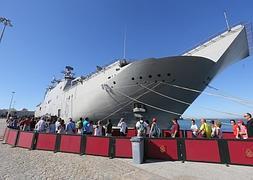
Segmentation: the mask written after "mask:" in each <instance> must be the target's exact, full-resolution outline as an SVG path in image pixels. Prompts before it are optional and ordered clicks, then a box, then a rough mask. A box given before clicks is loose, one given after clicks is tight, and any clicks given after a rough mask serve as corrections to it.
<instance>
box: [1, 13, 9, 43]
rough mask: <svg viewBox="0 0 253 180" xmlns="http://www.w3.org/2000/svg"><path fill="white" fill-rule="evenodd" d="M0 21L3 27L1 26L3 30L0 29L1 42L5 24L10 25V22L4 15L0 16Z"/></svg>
mask: <svg viewBox="0 0 253 180" xmlns="http://www.w3.org/2000/svg"><path fill="white" fill-rule="evenodd" d="M0 23H3V24H4V27H3V30H2V32H1V36H0V43H1V41H2V38H3V35H4V31H5V28H6V26H10V27H12V24H11V20H9V19H7V18H5V17H0Z"/></svg>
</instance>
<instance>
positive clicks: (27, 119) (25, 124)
mask: <svg viewBox="0 0 253 180" xmlns="http://www.w3.org/2000/svg"><path fill="white" fill-rule="evenodd" d="M30 124H31V120H30V119H29V118H26V119H25V121H24V126H23V131H30V130H31V128H30Z"/></svg>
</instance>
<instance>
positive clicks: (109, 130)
mask: <svg viewBox="0 0 253 180" xmlns="http://www.w3.org/2000/svg"><path fill="white" fill-rule="evenodd" d="M105 136H112V122H111V119H108V121H107V124H106V125H105Z"/></svg>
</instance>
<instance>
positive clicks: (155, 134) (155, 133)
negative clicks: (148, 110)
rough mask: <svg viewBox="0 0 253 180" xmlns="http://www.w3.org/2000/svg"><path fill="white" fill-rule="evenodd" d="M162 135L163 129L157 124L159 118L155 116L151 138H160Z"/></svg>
mask: <svg viewBox="0 0 253 180" xmlns="http://www.w3.org/2000/svg"><path fill="white" fill-rule="evenodd" d="M160 135H161V130H160V128H159V127H158V125H157V119H156V118H153V119H152V124H151V128H150V133H149V137H150V138H158V137H160Z"/></svg>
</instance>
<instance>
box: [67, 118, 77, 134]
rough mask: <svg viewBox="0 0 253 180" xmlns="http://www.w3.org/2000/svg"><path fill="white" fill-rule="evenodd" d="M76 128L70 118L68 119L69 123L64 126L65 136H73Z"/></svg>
mask: <svg viewBox="0 0 253 180" xmlns="http://www.w3.org/2000/svg"><path fill="white" fill-rule="evenodd" d="M75 131H76V127H75V123H74V121H73V119H72V118H69V122H68V123H67V125H66V133H67V134H75Z"/></svg>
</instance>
